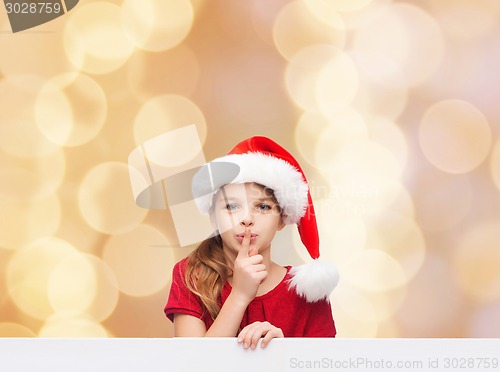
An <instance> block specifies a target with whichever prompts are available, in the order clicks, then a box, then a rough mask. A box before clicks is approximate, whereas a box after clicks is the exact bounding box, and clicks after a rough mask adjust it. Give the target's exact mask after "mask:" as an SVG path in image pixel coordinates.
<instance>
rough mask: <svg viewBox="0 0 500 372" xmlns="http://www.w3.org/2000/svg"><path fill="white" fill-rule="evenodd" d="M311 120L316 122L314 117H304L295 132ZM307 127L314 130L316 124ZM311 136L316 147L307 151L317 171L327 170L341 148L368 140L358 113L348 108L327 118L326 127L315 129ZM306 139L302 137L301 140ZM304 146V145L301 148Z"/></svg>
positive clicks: (366, 131)
mask: <svg viewBox="0 0 500 372" xmlns="http://www.w3.org/2000/svg"><path fill="white" fill-rule="evenodd" d="M312 120H316V116H315V115H314V116H312V115H308V116H305V115H304V116H303V117H302V118H301V122H299V125H298V126H297V128H296V130H297V131H298V130H299V129H300V128H301V127H302V126H304V125H307V123H311V121H312ZM304 123H305V124H304ZM309 125H310V126H311V129H313V128H314V129H316V128H315V127H314V126H317V125H318V124H317V123H315V124H314V126H312V124H309ZM313 135H315V136H316V146H311V149H310V150H309V151H310V152H312V153H313V154H312V156H313V159H312V164H313V165H314V166H316V167H317V168H318V169H324V168H327V167H328V166H329V165H330V164H331V162H332V159H334V158H335V157H336V156H337V155H338V154H339V152H340V151H341V149H342V147H343V146H347V145H349V144H350V143H354V142H356V141H363V140H368V138H369V136H368V128H367V127H366V125H365V122H364V120H363V118H362V117H361V115H360V114H359V113H358V112H356V111H354V110H352V109H350V108H346V109H344V110H341V111H338V112H336V113H335V114H333V115H331V116H329V117H328V122H327V123H326V125H324V126H322V128H317V131H316V133H314V134H313ZM306 138H307V137H304V139H302V140H305V139H306ZM302 140H301V141H302ZM305 146H306V144H304V145H303V146H302V147H305Z"/></svg>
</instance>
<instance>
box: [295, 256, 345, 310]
mask: <svg viewBox="0 0 500 372" xmlns="http://www.w3.org/2000/svg"><path fill="white" fill-rule="evenodd" d="M290 275H292V278H291V279H290V280H289V288H290V289H295V292H297V294H298V295H300V296H302V297H304V298H305V299H306V301H307V302H316V301H319V300H322V299H326V300H328V297H329V296H330V294H331V293H332V291H333V289H334V288H335V287H336V286H337V284H338V282H339V273H338V271H337V269H336V268H335V266H333V265H332V264H330V263H327V262H323V261H320V260H314V261H312V262H309V263H306V264H303V265H300V266H297V267H293V268H292V269H291V270H290Z"/></svg>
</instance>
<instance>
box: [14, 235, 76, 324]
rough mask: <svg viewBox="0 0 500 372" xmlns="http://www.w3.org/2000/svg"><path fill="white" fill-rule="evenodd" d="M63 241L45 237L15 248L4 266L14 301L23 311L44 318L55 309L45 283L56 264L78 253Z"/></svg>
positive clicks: (37, 317) (47, 281) (34, 316)
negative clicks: (16, 249) (14, 251)
mask: <svg viewBox="0 0 500 372" xmlns="http://www.w3.org/2000/svg"><path fill="white" fill-rule="evenodd" d="M77 252H78V251H77V250H76V248H75V247H73V246H72V245H70V244H69V243H67V242H66V241H64V240H61V239H57V238H45V239H40V240H37V241H35V242H33V243H31V244H29V245H27V246H25V247H23V248H22V249H19V250H18V251H16V253H15V254H14V256H13V257H12V258H11V260H10V261H9V263H8V266H7V288H8V291H9V294H10V297H11V299H12V301H13V302H14V304H15V305H16V306H17V307H18V308H19V309H20V310H22V311H23V312H24V313H26V314H28V315H30V316H31V317H33V318H36V319H42V320H45V319H46V318H47V317H48V316H50V315H51V314H52V313H53V312H54V309H53V308H52V306H51V304H50V301H49V294H48V283H49V280H50V277H51V275H52V273H53V271H54V269H55V268H56V267H57V265H58V264H59V263H60V262H61V261H63V260H64V259H65V258H67V257H69V256H71V255H74V254H77Z"/></svg>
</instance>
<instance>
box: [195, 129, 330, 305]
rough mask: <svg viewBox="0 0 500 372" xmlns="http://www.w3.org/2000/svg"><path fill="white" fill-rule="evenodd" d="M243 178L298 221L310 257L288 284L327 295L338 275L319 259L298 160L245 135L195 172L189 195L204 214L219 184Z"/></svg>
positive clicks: (311, 298) (289, 220) (308, 295)
mask: <svg viewBox="0 0 500 372" xmlns="http://www.w3.org/2000/svg"><path fill="white" fill-rule="evenodd" d="M246 182H255V183H259V184H261V185H263V186H266V187H268V188H270V189H272V190H273V191H274V195H275V197H276V200H277V201H278V203H279V205H280V207H281V209H282V212H283V214H284V222H285V224H297V228H298V232H299V235H300V238H301V240H302V243H303V244H304V246H305V247H306V249H307V251H308V252H309V255H310V256H311V258H312V259H313V261H312V262H310V263H307V264H303V265H300V266H298V267H294V268H292V270H291V271H290V274H291V275H292V279H291V280H290V282H289V286H290V288H294V289H295V291H296V292H297V293H298V294H299V295H301V296H303V297H304V298H305V299H306V300H307V301H308V302H316V301H319V300H321V299H325V298H326V299H328V296H329V295H330V293H331V292H332V290H333V289H334V288H335V286H336V285H337V283H338V279H339V275H338V272H337V270H336V269H335V267H334V266H333V265H331V264H329V263H326V262H322V261H320V260H318V258H319V235H318V227H317V224H316V215H315V213H314V205H313V202H312V199H311V193H310V191H309V185H308V183H307V179H306V177H305V175H304V172H303V171H302V169H301V167H300V165H299V163H298V162H297V160H295V158H294V157H293V156H292V155H291V154H290V153H289V152H288V151H287V150H285V149H284V148H283V147H281V146H280V145H279V144H277V143H276V142H274V141H272V140H271V139H269V138H266V137H260V136H256V137H252V138H248V139H246V140H244V141H242V142H240V143H238V144H237V145H236V146H235V147H234V148H233V149H232V150H231V151H230V152H229V153H228V155H226V156H224V157H221V158H218V159H215V160H213V161H212V162H211V163H209V164H207V167H204V168H202V169H201V170H200V171H199V172H198V173H197V174H196V175H195V177H194V178H193V196H194V197H195V201H196V203H197V205H198V208H199V209H200V211H201V212H202V213H208V212H209V210H210V208H211V206H212V202H213V196H214V195H215V193H216V192H217V190H218V189H219V188H220V187H222V186H223V185H225V184H229V183H246Z"/></svg>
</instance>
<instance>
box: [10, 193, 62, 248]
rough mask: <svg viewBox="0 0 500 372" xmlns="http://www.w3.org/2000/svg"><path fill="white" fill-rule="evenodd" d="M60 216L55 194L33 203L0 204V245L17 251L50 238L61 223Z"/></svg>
mask: <svg viewBox="0 0 500 372" xmlns="http://www.w3.org/2000/svg"><path fill="white" fill-rule="evenodd" d="M61 214H62V212H61V202H60V200H59V197H58V196H57V195H56V194H53V195H51V196H49V197H47V198H44V199H40V200H36V201H0V231H2V233H1V234H0V246H1V247H2V248H8V249H19V248H20V247H22V246H23V245H25V244H28V243H29V242H31V241H33V240H36V239H39V238H42V237H45V236H51V235H53V234H54V233H55V232H56V231H57V229H58V228H59V226H60V224H61Z"/></svg>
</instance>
